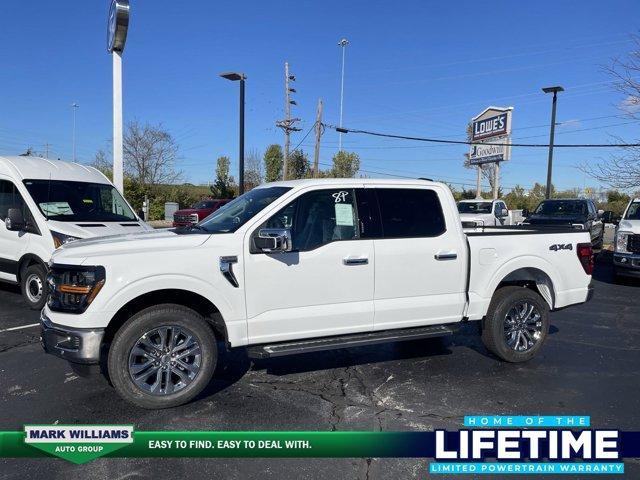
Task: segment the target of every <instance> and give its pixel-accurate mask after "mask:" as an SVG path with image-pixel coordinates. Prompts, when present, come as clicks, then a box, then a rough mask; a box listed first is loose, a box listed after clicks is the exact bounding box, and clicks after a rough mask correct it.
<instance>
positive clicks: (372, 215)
mask: <svg viewBox="0 0 640 480" xmlns="http://www.w3.org/2000/svg"><path fill="white" fill-rule="evenodd" d="M592 268H593V256H592V250H591V244H590V242H589V234H588V233H587V232H581V231H576V230H549V229H546V230H544V231H540V230H536V229H535V228H534V227H509V228H505V227H494V228H493V229H491V228H486V229H485V231H484V232H473V233H469V234H465V233H463V230H462V224H461V222H460V217H459V215H458V210H457V208H456V203H455V200H454V198H453V195H452V194H451V192H450V190H449V189H448V188H447V186H446V185H443V184H441V183H435V182H430V181H422V180H402V181H401V180H369V179H332V180H298V181H289V182H276V183H271V184H267V185H263V186H260V187H259V188H256V189H254V190H251V191H250V192H248V193H246V194H244V195H242V196H241V197H239V198H237V199H235V200H234V201H232V202H230V203H229V204H227V205H225V206H224V207H222V208H221V209H220V210H218V211H217V212H215V213H214V214H212V215H211V216H209V217H208V218H206V219H205V220H203V221H202V222H200V223H199V224H197V225H196V226H194V227H193V228H191V229H190V230H175V231H167V230H165V231H158V232H150V233H140V234H129V235H123V236H120V237H111V238H109V239H99V238H98V239H87V240H79V241H76V242H72V243H69V244H67V245H63V246H62V247H61V248H60V249H58V250H57V251H56V252H55V253H54V255H53V257H52V260H51V263H50V274H49V277H48V281H49V284H50V290H51V294H50V297H49V301H48V304H47V305H46V306H45V308H44V309H43V311H42V318H41V323H42V343H43V346H44V348H45V350H46V351H47V352H49V353H52V354H54V355H57V356H59V357H61V358H65V359H67V360H69V361H70V362H75V363H85V364H92V363H93V364H96V363H100V364H101V365H102V368H103V371H104V370H106V372H107V373H108V375H109V377H110V379H111V382H112V383H113V385H114V387H115V388H116V390H117V391H118V393H119V394H120V395H121V396H122V397H123V398H125V399H126V400H128V401H130V402H132V403H134V404H137V405H139V406H142V407H145V408H165V407H171V406H175V405H179V404H182V403H185V402H187V401H189V400H190V399H192V398H193V397H194V396H195V395H197V394H198V393H199V392H201V391H202V389H203V388H204V387H205V386H206V385H207V384H208V383H209V381H210V379H211V377H212V375H213V372H214V368H215V366H216V362H217V358H218V350H217V349H218V344H220V345H225V346H226V347H227V348H232V347H246V348H247V349H248V353H249V355H250V356H252V357H260V358H264V357H273V356H279V355H285V354H293V353H304V352H311V351H318V350H326V349H332V348H345V347H350V346H357V345H365V344H373V343H380V342H386V341H400V340H411V339H416V338H423V337H431V336H441V335H447V334H451V333H453V332H454V331H455V330H456V328H457V327H459V326H460V325H461V324H462V323H464V322H467V321H473V320H477V321H482V332H483V333H482V338H483V340H484V343H485V345H486V346H487V348H488V349H489V350H490V351H491V352H493V353H494V354H495V355H497V356H498V357H500V358H501V359H503V360H506V361H509V362H521V361H526V360H528V359H530V358H531V357H533V356H534V355H535V354H536V353H537V352H538V351H539V350H540V348H541V347H542V344H543V342H544V340H545V338H546V336H547V331H548V327H549V311H550V310H554V309H558V308H563V307H566V306H568V305H572V304H577V303H582V302H585V301H587V300H588V299H589V297H590V293H591V287H590V283H591V272H592Z"/></svg>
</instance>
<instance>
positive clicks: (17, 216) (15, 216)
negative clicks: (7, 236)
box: [4, 208, 25, 232]
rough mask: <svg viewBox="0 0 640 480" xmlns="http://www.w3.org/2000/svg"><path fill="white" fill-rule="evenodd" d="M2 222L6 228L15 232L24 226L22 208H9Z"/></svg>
mask: <svg viewBox="0 0 640 480" xmlns="http://www.w3.org/2000/svg"><path fill="white" fill-rule="evenodd" d="M4 224H5V226H6V227H7V230H13V231H15V232H17V231H20V230H22V229H23V228H24V226H25V225H24V216H23V215H22V210H21V209H19V208H10V209H9V212H8V214H7V218H5V219H4Z"/></svg>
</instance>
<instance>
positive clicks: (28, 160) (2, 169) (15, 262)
mask: <svg viewBox="0 0 640 480" xmlns="http://www.w3.org/2000/svg"><path fill="white" fill-rule="evenodd" d="M0 220H1V221H0V281H6V282H12V283H19V284H20V286H21V287H22V294H23V296H24V298H25V299H26V301H27V303H28V304H29V306H30V307H31V308H33V309H41V308H42V307H43V306H44V303H45V301H46V297H47V293H48V288H47V284H46V281H45V279H46V273H47V262H48V261H49V258H50V257H51V253H52V252H53V251H54V250H55V249H56V248H58V247H60V246H61V245H64V244H65V243H67V242H70V241H73V240H77V239H80V238H87V237H96V236H105V235H116V234H121V233H129V232H140V231H146V230H151V227H149V226H148V225H147V224H145V223H144V222H143V221H141V220H140V218H139V217H138V216H137V215H136V214H135V213H134V211H133V209H132V208H131V206H130V205H129V204H128V203H127V201H126V200H125V199H124V198H123V197H122V195H120V193H119V192H118V191H117V190H116V188H115V187H114V186H113V184H111V182H109V180H108V179H107V177H105V176H104V175H103V174H102V173H100V172H99V171H98V170H96V169H95V168H92V167H88V166H85V165H80V164H77V163H70V162H61V161H57V160H47V159H44V158H39V157H22V156H20V157H0Z"/></svg>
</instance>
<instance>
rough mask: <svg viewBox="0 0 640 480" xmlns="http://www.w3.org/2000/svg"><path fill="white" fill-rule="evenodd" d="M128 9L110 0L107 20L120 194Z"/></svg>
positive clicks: (115, 174)
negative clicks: (123, 62) (124, 59)
mask: <svg viewBox="0 0 640 480" xmlns="http://www.w3.org/2000/svg"><path fill="white" fill-rule="evenodd" d="M129 10H130V7H129V0H111V7H110V8H109V17H108V21H107V51H108V52H109V53H110V54H111V57H112V60H113V184H114V185H115V187H116V188H117V189H118V191H119V192H120V193H122V194H124V153H123V133H122V130H123V121H122V54H123V53H124V45H125V43H126V41H127V31H128V30H129V14H130V11H129ZM74 156H75V154H74Z"/></svg>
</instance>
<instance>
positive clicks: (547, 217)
mask: <svg viewBox="0 0 640 480" xmlns="http://www.w3.org/2000/svg"><path fill="white" fill-rule="evenodd" d="M523 215H524V217H525V219H524V221H523V224H524V225H536V226H550V227H572V228H574V229H576V230H585V231H588V232H589V235H590V237H591V243H592V244H593V247H594V248H602V243H603V241H604V222H603V221H602V213H601V212H598V209H597V208H596V204H595V203H594V201H593V200H590V199H588V198H568V199H549V200H543V201H542V202H540V204H539V205H538V207H537V208H536V209H535V210H534V211H533V213H531V214H530V213H529V212H527V211H524V212H523Z"/></svg>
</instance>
